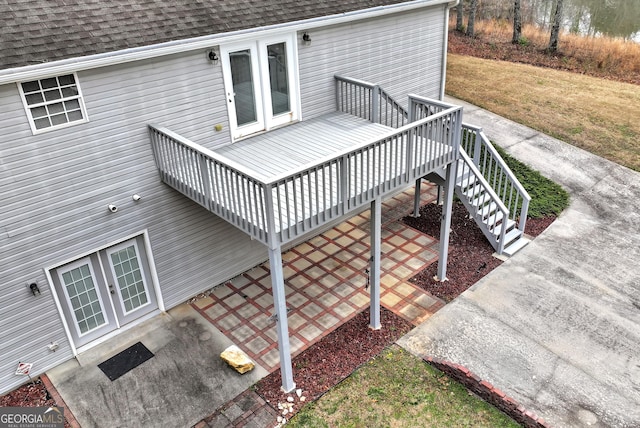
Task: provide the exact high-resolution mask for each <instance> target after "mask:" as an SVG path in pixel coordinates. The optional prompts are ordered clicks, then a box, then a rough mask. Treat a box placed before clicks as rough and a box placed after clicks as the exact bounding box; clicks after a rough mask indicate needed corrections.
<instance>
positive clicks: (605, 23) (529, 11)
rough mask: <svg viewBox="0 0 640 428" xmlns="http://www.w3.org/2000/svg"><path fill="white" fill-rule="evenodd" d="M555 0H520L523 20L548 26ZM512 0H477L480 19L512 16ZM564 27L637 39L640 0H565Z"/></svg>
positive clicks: (639, 24) (576, 31)
mask: <svg viewBox="0 0 640 428" xmlns="http://www.w3.org/2000/svg"><path fill="white" fill-rule="evenodd" d="M554 8H555V0H521V9H522V20H523V23H532V24H537V25H538V26H540V27H543V28H549V27H550V26H551V22H552V16H553V13H554ZM512 14H513V0H482V1H479V2H478V12H477V16H478V18H479V19H489V18H504V19H512V16H513V15H512ZM563 21H564V23H563V24H564V29H565V30H566V31H571V32H573V33H578V34H582V35H589V36H599V35H608V36H612V37H621V38H624V39H628V40H634V41H636V42H640V0H564V7H563Z"/></svg>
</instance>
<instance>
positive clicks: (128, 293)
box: [111, 245, 149, 314]
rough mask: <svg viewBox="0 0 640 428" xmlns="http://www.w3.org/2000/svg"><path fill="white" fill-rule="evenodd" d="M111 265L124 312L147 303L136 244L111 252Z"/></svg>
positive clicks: (147, 298) (126, 312)
mask: <svg viewBox="0 0 640 428" xmlns="http://www.w3.org/2000/svg"><path fill="white" fill-rule="evenodd" d="M111 265H112V267H113V272H114V274H115V277H116V282H117V284H118V289H119V290H120V296H121V298H122V305H123V306H124V313H125V314H128V313H130V312H131V311H134V310H136V309H138V308H139V307H141V306H144V305H146V304H147V303H148V302H149V297H148V295H147V288H146V287H145V284H144V280H143V276H142V271H141V270H140V264H139V262H138V254H137V253H136V248H135V246H134V245H129V246H127V247H125V248H122V249H120V250H118V251H115V252H113V253H111Z"/></svg>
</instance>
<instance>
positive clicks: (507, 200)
mask: <svg viewBox="0 0 640 428" xmlns="http://www.w3.org/2000/svg"><path fill="white" fill-rule="evenodd" d="M460 148H461V149H463V150H464V151H465V152H466V154H467V155H468V156H469V157H470V158H472V160H473V163H474V164H475V165H476V166H477V168H478V170H479V171H480V172H481V174H482V176H483V177H484V178H485V179H486V180H487V182H488V183H489V184H490V186H491V187H492V188H493V190H494V191H495V193H496V194H497V195H498V196H499V197H500V200H501V201H502V202H503V204H504V205H505V206H506V207H507V209H508V213H509V218H511V219H512V220H514V221H518V226H517V227H518V229H520V230H521V231H522V232H523V233H524V230H525V226H526V223H527V213H528V211H529V201H531V196H529V193H528V192H527V191H526V190H525V188H524V187H523V186H522V184H521V183H520V182H519V181H518V179H517V178H516V176H515V174H514V173H513V171H511V168H509V166H507V164H506V163H505V161H504V159H502V156H500V154H499V153H498V151H497V150H496V149H495V147H493V145H492V144H491V142H490V141H489V139H488V138H487V136H486V135H485V133H484V132H482V128H480V127H477V126H473V125H469V124H466V123H463V124H462V139H461V143H460Z"/></svg>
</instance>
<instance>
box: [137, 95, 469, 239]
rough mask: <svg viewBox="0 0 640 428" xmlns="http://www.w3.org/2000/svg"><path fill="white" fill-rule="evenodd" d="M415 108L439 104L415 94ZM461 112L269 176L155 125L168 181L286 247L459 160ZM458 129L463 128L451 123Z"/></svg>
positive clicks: (157, 157) (234, 221) (154, 141)
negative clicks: (421, 105) (351, 212)
mask: <svg viewBox="0 0 640 428" xmlns="http://www.w3.org/2000/svg"><path fill="white" fill-rule="evenodd" d="M412 102H413V103H423V104H427V103H430V102H432V100H429V99H426V98H421V97H417V96H413V98H412ZM461 118H462V108H461V107H454V106H451V107H450V108H448V109H446V110H443V111H441V112H440V113H438V114H435V115H432V116H430V117H427V118H423V119H420V120H418V121H416V122H414V123H411V124H408V125H404V126H402V127H400V128H398V129H394V130H390V131H389V132H388V133H387V134H386V135H381V136H380V138H376V139H374V140H373V141H362V142H359V143H356V144H354V146H353V147H350V148H349V149H347V150H344V151H342V152H338V153H335V154H332V155H330V156H328V157H326V158H323V159H318V160H316V161H315V162H313V164H312V165H306V166H303V167H300V168H297V169H295V170H292V171H288V172H287V173H285V174H282V175H279V176H275V177H268V178H267V177H264V176H262V175H260V174H257V173H255V172H253V171H251V170H250V169H248V168H246V167H243V166H242V165H239V164H237V163H236V162H233V161H231V160H230V159H227V158H225V157H224V156H222V155H220V154H219V153H215V152H213V151H211V150H208V149H206V148H204V147H201V146H199V145H198V144H195V143H193V142H191V141H189V140H187V139H186V138H183V137H181V136H179V135H177V134H176V133H174V132H171V131H170V130H168V129H166V128H162V127H159V126H154V125H149V131H150V137H151V142H152V146H153V152H154V156H155V160H156V164H157V166H158V169H159V171H160V176H161V179H162V180H163V181H164V182H165V183H166V184H168V185H170V186H171V187H173V188H175V189H176V190H178V191H179V192H181V193H183V194H184V195H186V196H188V197H189V198H191V199H192V200H194V201H196V202H197V203H199V204H200V205H202V206H203V207H205V208H207V209H209V210H210V211H212V212H214V213H215V214H217V215H219V216H220V217H222V218H224V219H225V220H227V221H228V222H230V223H232V224H234V225H235V226H236V227H238V228H240V229H242V230H243V231H245V232H246V233H248V234H249V235H251V236H252V237H253V238H255V239H257V240H259V241H261V242H263V243H265V244H267V245H272V244H276V243H278V242H279V243H281V244H282V243H286V242H289V241H292V240H294V239H296V238H297V237H299V236H301V235H303V234H306V233H307V232H309V231H311V230H312V229H315V228H317V227H319V226H321V225H323V224H325V223H327V222H330V221H332V220H334V219H337V218H339V217H341V216H343V215H345V214H346V213H348V212H349V211H352V210H355V209H357V208H359V207H361V206H363V205H365V204H368V203H370V202H371V201H373V200H374V199H375V198H378V197H380V196H382V195H385V194H388V193H391V192H393V191H396V190H398V189H400V188H403V187H406V186H408V185H411V184H413V183H414V181H415V180H416V179H417V178H418V177H422V176H424V175H425V174H427V173H428V172H429V171H432V170H434V169H436V168H440V167H443V166H445V165H447V164H450V163H452V162H454V161H456V160H457V159H458V156H459V150H458V148H459V141H460V132H461V128H460V126H459V124H460V123H461ZM452 124H458V126H457V127H456V126H451V125H452Z"/></svg>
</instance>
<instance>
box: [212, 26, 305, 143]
mask: <svg viewBox="0 0 640 428" xmlns="http://www.w3.org/2000/svg"><path fill="white" fill-rule="evenodd" d="M294 40H295V39H294V38H293V37H280V38H273V39H268V40H262V41H259V42H245V43H238V44H234V45H228V46H223V47H221V56H222V67H223V75H224V83H225V91H226V95H227V105H228V108H229V118H230V122H231V127H232V134H233V137H234V138H241V137H244V136H247V135H250V134H253V133H256V132H260V131H264V130H268V129H271V128H273V127H274V126H279V125H283V124H286V123H289V122H293V121H295V120H297V119H298V89H297V80H296V72H295V70H296V67H295V56H294V52H295V51H294Z"/></svg>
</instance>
